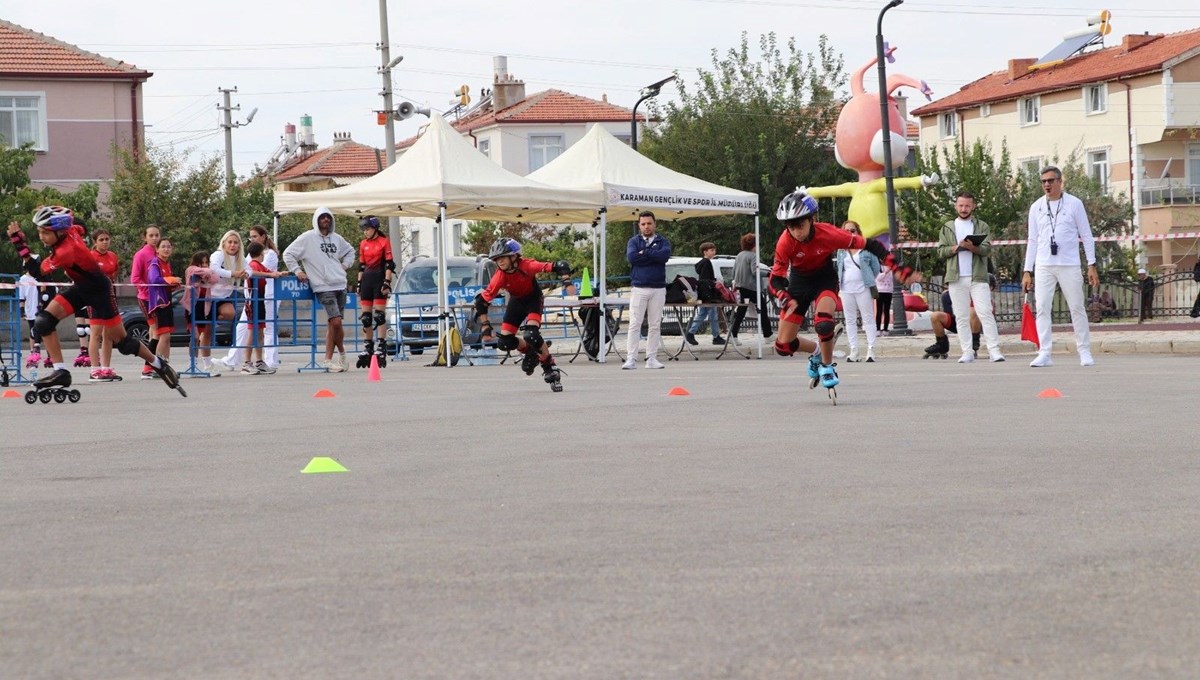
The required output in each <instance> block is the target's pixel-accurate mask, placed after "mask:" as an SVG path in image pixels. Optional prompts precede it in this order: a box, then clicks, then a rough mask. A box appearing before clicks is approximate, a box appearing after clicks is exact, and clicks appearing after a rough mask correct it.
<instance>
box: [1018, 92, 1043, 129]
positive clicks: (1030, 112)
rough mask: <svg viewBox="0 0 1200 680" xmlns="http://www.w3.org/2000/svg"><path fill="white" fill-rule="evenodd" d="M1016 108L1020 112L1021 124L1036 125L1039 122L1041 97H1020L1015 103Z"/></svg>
mask: <svg viewBox="0 0 1200 680" xmlns="http://www.w3.org/2000/svg"><path fill="white" fill-rule="evenodd" d="M1017 108H1018V109H1019V110H1020V112H1021V125H1037V124H1038V123H1039V122H1041V109H1042V98H1041V97H1029V98H1028V99H1022V100H1020V101H1019V102H1018V103H1017Z"/></svg>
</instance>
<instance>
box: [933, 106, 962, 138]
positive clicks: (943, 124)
mask: <svg viewBox="0 0 1200 680" xmlns="http://www.w3.org/2000/svg"><path fill="white" fill-rule="evenodd" d="M938 133H939V134H940V135H941V137H942V139H947V138H950V137H957V136H958V116H957V115H956V114H955V113H954V112H953V111H947V112H946V113H943V114H942V115H941V116H939V117H938Z"/></svg>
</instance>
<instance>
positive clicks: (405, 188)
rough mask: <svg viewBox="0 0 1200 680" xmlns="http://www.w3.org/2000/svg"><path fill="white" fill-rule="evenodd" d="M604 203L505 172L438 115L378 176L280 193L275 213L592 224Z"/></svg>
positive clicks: (443, 293)
mask: <svg viewBox="0 0 1200 680" xmlns="http://www.w3.org/2000/svg"><path fill="white" fill-rule="evenodd" d="M603 201H604V197H603V194H602V193H601V192H600V191H597V190H587V189H580V188H567V187H552V186H548V185H545V184H540V183H538V182H536V181H534V180H530V179H527V178H524V177H521V176H520V175H517V174H514V173H511V172H509V171H508V170H505V169H504V168H502V167H500V166H499V165H497V164H496V163H494V162H492V161H491V160H489V159H488V158H487V157H485V156H484V155H483V154H481V153H479V152H478V151H477V150H476V149H475V148H474V147H472V146H471V144H470V143H469V142H467V141H466V140H465V139H463V138H462V136H461V135H460V134H459V133H458V132H457V131H455V130H454V128H452V127H450V125H449V124H448V123H447V122H446V121H445V119H443V118H442V117H441V116H438V115H435V116H433V117H432V118H431V119H430V122H429V125H428V126H427V127H426V129H425V133H424V134H423V135H422V136H421V137H420V139H418V140H417V141H416V143H415V144H413V146H412V147H411V148H410V149H409V150H408V151H407V152H405V153H404V155H402V156H401V157H400V158H398V159H396V162H395V163H394V164H392V165H391V166H390V167H387V168H385V169H384V170H383V171H382V172H380V173H379V174H377V175H375V176H373V177H370V178H368V179H364V180H362V181H361V182H357V183H355V184H352V185H349V186H344V187H338V188H336V189H327V190H325V191H308V192H293V191H280V192H276V194H275V210H276V211H277V212H279V213H292V212H312V211H315V210H316V209H317V208H319V207H326V208H329V209H330V210H331V211H333V212H334V213H337V214H342V215H377V216H381V217H382V216H389V217H390V216H400V217H436V218H438V219H439V224H441V225H444V224H446V218H447V217H456V218H461V219H468V220H512V221H521V222H569V221H573V220H577V219H578V217H579V216H580V215H585V216H586V217H584V218H583V219H586V220H587V221H591V220H592V218H593V216H594V215H595V214H596V206H598V205H601V204H603ZM438 231H439V235H438V239H439V242H440V247H439V248H438V272H439V277H438V278H439V283H438V302H439V307H440V311H441V318H442V322H441V331H442V335H443V337H444V334H445V331H446V319H447V318H448V314H449V307H450V305H449V298H448V292H447V283H446V255H445V254H446V252H447V247H446V241H447V238H448V237H447V235H446V232H447V231H448V230H446V229H439V230H438ZM447 344H448V343H447ZM446 364H447V365H450V361H447V362H446Z"/></svg>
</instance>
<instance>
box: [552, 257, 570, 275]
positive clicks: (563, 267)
mask: <svg viewBox="0 0 1200 680" xmlns="http://www.w3.org/2000/svg"><path fill="white" fill-rule="evenodd" d="M550 271H552V272H554V273H555V274H560V275H565V274H570V273H571V265H570V264H568V263H567V261H566V260H558V261H557V262H555V263H554V265H553V266H552V268H551V269H550Z"/></svg>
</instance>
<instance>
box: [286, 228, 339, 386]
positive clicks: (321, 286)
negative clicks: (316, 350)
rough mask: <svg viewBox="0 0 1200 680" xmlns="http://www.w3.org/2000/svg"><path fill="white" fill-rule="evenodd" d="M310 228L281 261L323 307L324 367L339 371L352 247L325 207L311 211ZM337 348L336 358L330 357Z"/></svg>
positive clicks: (290, 247) (293, 243)
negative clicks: (347, 273) (324, 320)
mask: <svg viewBox="0 0 1200 680" xmlns="http://www.w3.org/2000/svg"><path fill="white" fill-rule="evenodd" d="M312 223H313V228H312V230H311V231H306V232H304V233H303V234H300V235H299V236H297V237H296V240H294V241H292V243H291V245H289V246H288V247H287V249H286V250H284V251H283V261H284V262H286V263H287V268H288V270H289V271H291V272H292V273H294V274H295V275H296V278H297V279H298V280H299V281H301V282H302V283H305V282H306V283H308V284H309V285H310V286H311V287H312V291H313V295H315V296H316V298H317V303H318V304H320V305H321V306H322V307H323V308H324V309H325V317H326V318H327V319H328V322H327V325H326V326H325V364H324V365H325V370H327V371H332V372H334V373H341V372H342V371H345V370H346V368H347V364H346V344H345V343H346V330H345V327H344V326H343V325H342V316H343V315H345V313H346V270H348V269H350V267H351V266H352V265H353V264H354V246H352V245H350V242H349V241H347V240H346V239H344V238H342V237H341V236H340V235H339V234H338V233H337V223H336V222H335V221H334V219H333V213H332V212H330V211H329V208H317V211H316V212H315V213H313V220H312ZM334 350H337V352H338V358H337V359H336V360H335V359H334V358H333V352H334Z"/></svg>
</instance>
